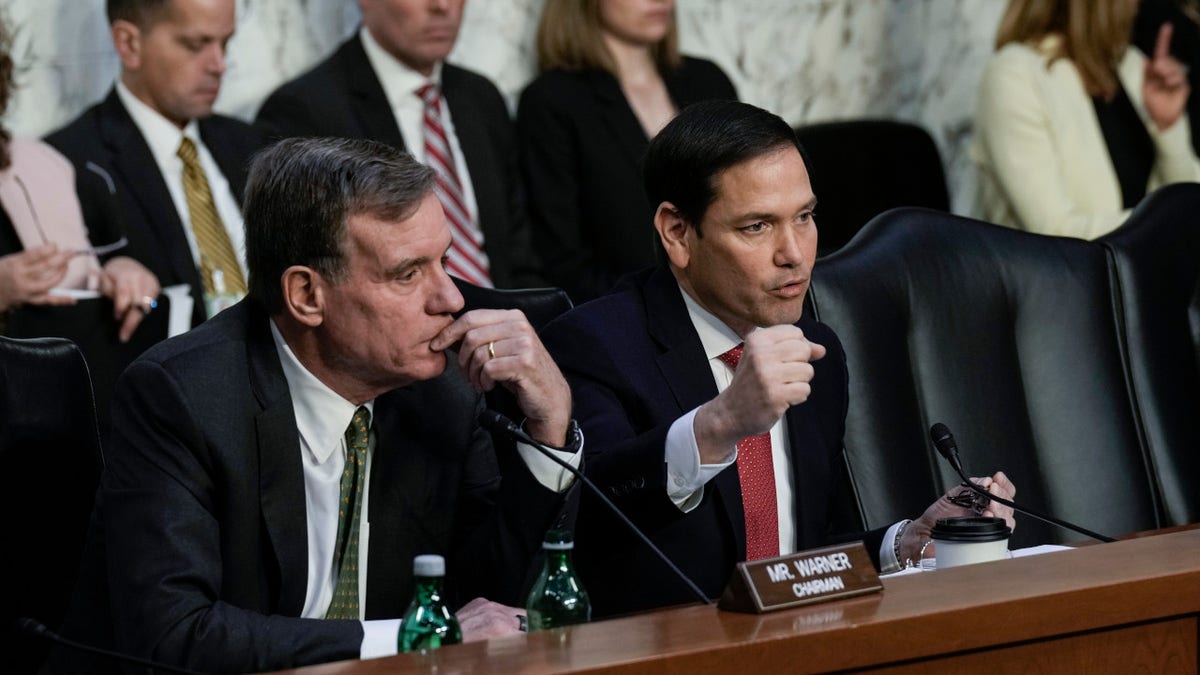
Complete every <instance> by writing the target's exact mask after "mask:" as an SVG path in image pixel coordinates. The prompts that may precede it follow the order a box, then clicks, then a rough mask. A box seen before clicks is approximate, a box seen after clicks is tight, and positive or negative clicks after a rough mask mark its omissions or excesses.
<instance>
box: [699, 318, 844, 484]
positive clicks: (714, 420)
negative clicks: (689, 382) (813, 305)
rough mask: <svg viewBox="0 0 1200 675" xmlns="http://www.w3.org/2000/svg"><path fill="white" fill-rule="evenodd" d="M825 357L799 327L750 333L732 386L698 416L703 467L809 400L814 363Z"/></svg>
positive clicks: (701, 408)
mask: <svg viewBox="0 0 1200 675" xmlns="http://www.w3.org/2000/svg"><path fill="white" fill-rule="evenodd" d="M823 356H825V347H824V346H822V345H819V344H817V343H815V342H809V341H808V339H807V338H805V337H804V331H802V330H800V329H799V328H797V327H796V326H791V325H781V326H771V327H770V328H763V329H761V330H756V331H754V332H753V333H750V334H749V335H748V336H747V337H746V342H745V349H744V351H743V352H742V358H741V362H740V363H739V364H738V367H737V370H736V371H735V372H734V375H733V381H732V382H731V383H730V384H729V386H728V387H726V389H725V391H723V392H721V394H720V395H719V396H717V397H716V398H714V399H713V400H711V401H709V402H708V403H705V404H704V405H702V406H700V409H699V410H698V411H697V412H696V420H695V431H696V442H697V445H699V447H700V461H701V463H704V464H716V463H719V462H722V461H724V460H725V458H726V457H727V456H728V455H729V451H730V449H731V448H733V447H734V446H735V445H736V444H737V442H738V441H740V440H742V439H743V438H746V437H748V436H754V435H756V434H761V433H764V432H766V431H768V430H770V428H771V427H772V426H773V425H774V424H775V422H776V421H777V420H778V419H779V418H780V417H782V416H783V413H785V412H786V411H787V409H788V407H789V406H793V405H796V404H797V403H803V402H804V401H806V400H808V396H809V394H810V393H811V392H812V385H811V381H812V378H813V367H812V363H811V362H812V361H816V360H818V359H820V358H821V357H823Z"/></svg>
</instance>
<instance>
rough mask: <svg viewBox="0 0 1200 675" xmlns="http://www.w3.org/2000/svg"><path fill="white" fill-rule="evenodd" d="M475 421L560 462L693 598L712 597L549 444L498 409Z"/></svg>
mask: <svg viewBox="0 0 1200 675" xmlns="http://www.w3.org/2000/svg"><path fill="white" fill-rule="evenodd" d="M479 423H480V424H481V425H482V426H483V428H485V429H487V430H489V431H495V432H500V433H502V434H506V435H508V436H509V437H511V438H514V439H516V440H518V441H521V442H522V443H525V444H526V445H530V446H533V447H534V448H536V449H537V451H538V452H540V453H542V454H543V455H545V456H546V457H547V458H549V459H550V461H552V462H554V463H555V464H557V465H559V466H561V467H562V468H564V469H566V470H567V471H570V472H571V475H573V476H575V477H576V478H578V479H579V481H580V482H581V483H583V484H584V485H586V486H587V487H588V488H589V489H591V491H592V493H593V494H595V495H596V496H597V497H599V498H600V501H602V502H604V505H605V506H607V507H608V509H609V511H612V512H613V514H614V515H616V516H617V518H619V519H620V520H621V522H622V523H625V526H626V527H628V528H629V530H630V531H631V532H633V533H634V534H635V535H637V537H638V539H641V540H642V543H643V544H645V545H646V547H647V548H649V549H650V550H651V551H653V552H654V554H655V555H657V556H658V557H659V559H660V560H662V561H663V564H665V565H666V566H667V567H669V568H670V569H671V571H672V572H674V573H675V576H677V577H679V580H680V581H682V582H683V583H684V585H685V586H687V587H688V589H689V590H690V591H691V592H692V594H693V595H695V596H696V597H697V598H699V599H700V601H701V602H703V603H704V604H706V605H711V604H712V600H709V599H708V596H707V595H705V594H704V591H702V590H700V587H699V586H697V585H696V583H695V582H694V581H692V580H691V579H689V578H688V576H687V575H686V574H684V573H683V570H681V569H679V567H677V566H676V565H675V563H674V562H671V559H670V558H668V557H667V554H666V553H663V552H662V549H660V548H659V547H657V546H655V545H654V542H652V541H650V538H649V537H647V536H646V535H645V534H644V533H643V532H642V531H641V530H640V529H638V526H637V525H634V524H633V521H631V520H630V519H629V518H627V517H626V516H625V514H624V513H622V512H621V509H619V508H617V505H616V504H613V503H612V501H610V500H609V498H608V497H607V496H605V494H604V492H603V491H601V490H600V488H598V487H596V484H595V483H593V482H592V481H591V479H589V478H588V477H587V476H585V475H583V472H582V471H580V470H579V469H576V468H575V467H573V466H571V465H570V464H569V463H567V462H564V461H563V460H561V459H559V458H558V457H557V456H556V455H555V454H554V453H553V452H552V451H551V450H550V449H549V448H547V447H546V446H545V445H542V444H541V443H540V442H538V441H536V440H534V438H533V437H532V436H530V435H529V434H527V433H525V432H524V431H522V430H521V427H519V426H517V425H516V424H514V423H513V421H512V420H510V419H508V418H507V417H505V416H504V415H501V414H500V413H498V412H496V411H494V410H484V411H483V412H481V413H480V414H479Z"/></svg>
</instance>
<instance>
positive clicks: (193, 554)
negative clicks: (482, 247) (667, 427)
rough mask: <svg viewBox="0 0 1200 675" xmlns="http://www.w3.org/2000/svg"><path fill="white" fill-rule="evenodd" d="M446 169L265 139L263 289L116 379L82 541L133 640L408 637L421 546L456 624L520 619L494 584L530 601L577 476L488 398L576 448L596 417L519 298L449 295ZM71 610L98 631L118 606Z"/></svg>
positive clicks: (223, 653)
mask: <svg viewBox="0 0 1200 675" xmlns="http://www.w3.org/2000/svg"><path fill="white" fill-rule="evenodd" d="M433 181H434V177H433V172H432V171H431V170H430V169H429V168H428V167H425V166H423V165H421V164H418V163H417V162H415V161H414V160H413V159H412V158H411V157H409V156H408V155H407V154H405V153H403V152H402V151H399V150H396V149H394V148H392V147H390V146H388V145H385V144H382V143H376V142H373V141H363V140H348V139H289V140H286V141H283V142H281V143H279V144H277V145H275V146H273V147H271V148H269V149H267V150H265V151H264V152H263V153H262V154H261V155H259V156H258V157H257V159H256V160H255V162H254V164H253V166H252V167H251V169H250V175H249V178H248V182H247V189H246V211H245V212H246V229H247V258H248V261H249V265H250V296H249V297H248V298H247V299H245V300H244V301H242V302H241V303H239V304H238V305H236V306H234V307H233V308H231V309H228V310H226V311H224V312H222V313H221V314H219V315H218V316H217V317H215V318H213V319H211V320H209V321H207V322H205V323H204V324H203V325H201V326H199V327H197V328H196V329H193V330H192V331H190V332H188V333H187V334H185V335H181V336H179V337H176V338H173V339H171V340H168V341H166V342H164V343H160V344H159V345H156V346H155V347H153V348H151V349H150V350H149V351H148V352H147V353H146V354H144V355H143V356H142V358H140V359H139V360H138V361H136V362H135V363H134V364H133V365H132V366H130V368H129V369H128V370H127V371H126V372H125V375H124V376H123V377H122V379H121V380H120V382H119V383H118V387H117V394H116V400H115V404H114V421H115V427H116V440H115V442H114V443H113V446H112V448H111V449H110V450H109V451H108V452H106V467H105V472H104V475H103V478H102V481H101V488H100V497H99V507H98V509H99V514H100V515H99V523H100V525H101V527H100V528H99V529H98V530H95V531H93V535H94V538H93V546H92V547H91V548H90V549H89V551H90V552H91V553H92V556H93V557H90V563H91V564H90V566H89V569H90V570H91V575H92V577H93V578H96V572H97V570H100V574H99V578H100V579H101V580H102V582H103V584H104V585H107V587H108V588H109V589H111V599H110V600H109V604H110V605H111V608H112V617H111V625H112V630H113V631H115V638H116V639H115V643H116V645H117V648H118V649H120V650H121V651H123V652H126V653H130V654H136V655H140V656H142V657H146V658H153V659H157V660H160V661H165V662H168V663H173V664H176V665H179V666H186V667H188V668H191V669H194V670H199V671H202V672H214V671H215V672H251V671H253V672H258V671H266V670H275V669H281V668H285V667H294V666H301V665H305V664H311V663H319V662H324V661H332V660H339V659H353V658H359V657H360V656H361V657H364V658H366V657H370V656H375V655H384V654H388V653H395V651H396V647H397V628H398V623H399V622H398V620H396V619H397V618H398V617H400V616H402V615H403V612H404V610H405V608H406V606H407V604H408V603H409V601H410V600H411V599H412V593H413V579H412V564H413V558H414V556H415V555H417V554H424V553H438V554H442V555H444V556H445V557H446V560H447V571H448V573H447V580H446V594H447V597H448V601H449V604H450V605H451V606H452V607H455V608H460V609H458V618H459V620H460V622H461V623H462V627H463V633H464V637H465V639H467V640H471V639H480V638H485V637H490V636H493V635H499V634H505V633H514V632H516V631H517V630H518V627H519V625H520V623H519V617H520V616H522V615H523V614H524V611H523V610H521V609H515V608H513V607H510V606H505V605H502V604H498V602H494V601H499V602H503V603H508V604H510V605H511V604H519V603H520V600H521V598H522V595H523V593H522V592H523V590H524V588H523V587H524V585H525V583H526V581H527V577H528V573H529V566H530V561H531V559H532V556H533V555H534V553H535V552H536V551H537V550H538V549H539V543H540V541H541V537H542V536H543V535H544V533H545V531H546V530H547V529H549V528H550V527H558V526H564V525H565V526H566V527H570V526H571V523H569V522H568V523H564V522H563V521H564V519H565V518H566V516H565V515H564V514H566V513H568V511H567V510H566V509H565V508H564V500H565V490H566V488H567V487H568V486H569V485H570V478H571V476H570V474H567V473H565V472H564V471H563V470H562V469H561V468H559V467H558V466H557V465H555V464H553V463H551V462H550V460H548V459H546V458H545V457H542V456H541V455H539V454H538V453H536V452H534V450H533V448H530V447H526V446H523V445H516V446H515V447H513V446H512V444H504V443H499V442H494V441H493V439H492V437H491V436H490V435H489V434H488V433H487V432H486V431H484V430H483V429H482V428H481V427H480V425H479V422H478V421H477V416H478V414H479V413H480V412H481V411H482V409H483V405H484V404H483V397H482V393H483V392H485V391H488V390H491V389H492V388H493V387H495V385H497V384H499V385H501V386H502V387H503V388H505V389H506V390H508V391H509V392H510V393H511V394H512V395H513V396H514V397H515V401H516V405H518V406H519V408H520V409H521V411H522V412H523V414H524V415H525V422H524V425H525V428H526V429H527V431H528V433H529V434H530V435H532V436H533V437H534V438H536V439H538V440H539V441H541V442H543V443H545V444H546V445H549V446H553V447H555V448H564V450H560V451H558V452H559V454H560V455H561V456H562V458H563V459H564V460H566V461H572V462H575V463H576V464H578V461H579V459H580V458H581V452H580V448H581V447H582V438H581V437H580V435H579V432H578V428H577V427H576V426H575V425H574V423H573V422H571V420H570V416H571V395H570V390H569V388H568V386H567V383H566V381H565V380H564V379H563V377H562V375H561V374H560V373H559V371H558V369H557V368H556V367H555V366H554V363H553V362H552V361H551V360H550V357H549V354H548V353H547V352H546V350H545V348H544V347H543V346H542V344H541V342H539V341H538V339H537V336H536V334H535V333H534V330H533V328H532V327H531V326H530V325H529V323H528V322H527V321H526V320H525V317H524V316H523V315H522V314H521V313H520V312H517V311H502V310H474V311H468V312H466V313H465V314H463V315H462V316H460V317H459V318H457V319H455V318H454V317H453V316H452V315H453V314H455V313H457V312H459V311H460V310H461V309H462V305H463V300H462V296H461V295H460V294H459V291H458V290H457V287H456V286H455V283H454V282H453V281H452V280H451V278H450V277H449V276H448V275H447V274H446V271H445V269H444V264H445V256H446V251H447V250H448V249H449V247H450V240H451V236H450V232H449V229H448V227H447V225H446V222H445V217H444V215H443V213H442V209H441V205H440V203H439V202H438V200H437V197H436V196H435V195H434V194H433ZM98 535H102V536H98ZM97 539H99V541H97ZM98 543H102V545H103V546H102V547H100V546H97V545H96V544H98ZM100 548H102V549H103V550H104V551H105V552H106V553H104V554H103V555H100V556H95V552H96V551H97V550H98V549H100ZM364 563H365V564H364ZM104 570H107V572H106V573H105V572H104ZM484 597H486V598H489V599H490V600H483V599H481V598H484ZM471 598H477V599H475V600H472V601H471V602H470V603H468V604H467V605H465V606H463V601H464V600H467V599H471ZM93 611H95V610H94V609H93ZM74 618H75V621H73V622H69V623H68V625H67V627H66V628H65V629H64V630H65V631H66V632H68V633H74V632H75V630H76V628H77V627H78V626H88V627H90V628H91V630H92V632H93V635H87V633H83V634H82V636H83V637H84V638H85V639H87V640H89V641H100V638H99V637H97V636H95V635H94V631H95V629H96V626H97V625H101V624H106V623H109V620H108V618H107V616H106V615H105V614H103V613H101V614H90V615H88V614H86V613H81V614H77V615H74ZM89 618H90V621H88V620H87V619H89Z"/></svg>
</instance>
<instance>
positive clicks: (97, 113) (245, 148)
mask: <svg viewBox="0 0 1200 675" xmlns="http://www.w3.org/2000/svg"><path fill="white" fill-rule="evenodd" d="M199 126H200V138H201V140H203V141H204V145H205V146H206V147H207V148H208V150H209V152H211V153H212V156H213V159H215V160H216V161H217V166H219V167H220V168H221V173H222V174H224V175H225V179H226V180H228V181H229V188H230V189H231V190H232V191H233V195H234V198H236V199H237V200H238V202H239V203H240V202H241V201H242V190H243V189H244V188H245V185H246V169H247V164H248V163H249V160H250V157H251V155H253V154H254V152H255V151H257V150H258V149H259V147H261V145H262V142H261V136H260V135H259V133H258V132H257V131H256V130H255V129H254V128H253V127H251V126H250V125H248V124H246V123H245V122H241V121H239V120H236V119H233V118H231V117H223V116H221V115H212V116H210V117H207V118H205V119H202V120H199ZM45 140H46V142H47V143H49V144H50V145H52V146H54V147H55V148H56V149H58V151H59V152H61V153H62V154H64V155H66V156H67V158H68V159H70V160H71V162H72V163H74V164H75V176H76V181H77V182H82V181H94V180H95V175H94V174H95V173H97V172H96V169H100V170H101V171H103V172H104V173H105V174H107V176H108V177H109V178H111V180H112V181H113V186H112V187H113V189H114V190H115V191H116V195H117V197H116V198H117V201H118V204H119V208H120V214H121V217H122V219H123V223H122V224H123V225H124V229H125V233H126V235H127V236H128V237H129V248H128V250H127V251H128V252H127V253H126V255H129V256H130V257H132V258H135V259H136V260H137V261H138V262H140V263H142V264H143V265H145V266H146V267H147V268H149V269H150V271H151V272H153V273H154V274H155V276H157V277H158V281H159V283H160V284H162V285H163V286H172V285H175V284H188V285H189V286H191V288H192V298H193V299H194V300H195V304H194V306H193V309H192V325H196V324H198V323H200V322H201V321H203V320H204V317H205V308H204V286H203V284H202V283H201V281H200V272H199V270H198V269H197V268H196V263H195V261H194V260H193V259H192V250H191V248H190V247H189V246H188V243H187V234H186V233H185V232H184V230H183V222H182V221H181V220H180V219H179V212H178V211H176V210H175V203H174V202H173V201H171V193H170V192H169V191H168V190H167V183H166V181H165V180H163V176H162V173H161V172H160V171H159V170H158V164H157V163H155V161H154V156H153V155H152V154H150V146H149V145H147V144H146V139H145V138H144V137H143V136H142V134H141V131H139V130H138V128H137V125H136V124H134V122H133V118H132V117H130V116H129V112H128V111H127V110H125V106H124V105H122V104H121V99H120V98H119V97H118V96H117V91H116V89H115V88H114V89H113V90H112V91H110V92H109V94H108V96H107V97H106V98H105V99H104V100H103V101H101V102H100V103H97V104H96V105H94V106H92V107H91V108H89V109H87V110H86V111H84V112H83V114H82V115H80V116H79V117H77V118H75V120H73V121H72V122H71V123H69V124H68V125H67V126H65V127H63V128H61V129H59V130H58V131H55V132H53V133H51V134H50V135H49V136H47V137H46V139H45ZM79 201H80V204H81V206H82V207H83V219H84V222H86V223H88V227H89V228H90V227H93V223H98V222H99V221H102V220H103V219H105V218H106V217H110V216H109V213H106V212H105V210H104V206H103V204H100V203H97V202H96V201H95V200H93V199H90V198H89V192H88V191H86V190H83V189H80V190H79Z"/></svg>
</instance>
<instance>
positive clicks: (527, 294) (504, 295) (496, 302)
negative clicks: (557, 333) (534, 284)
mask: <svg viewBox="0 0 1200 675" xmlns="http://www.w3.org/2000/svg"><path fill="white" fill-rule="evenodd" d="M454 284H455V285H456V286H458V291H459V292H460V293H462V296H463V301H464V305H463V312H466V311H468V310H472V309H519V310H521V311H522V312H524V313H525V318H526V319H528V320H529V323H530V324H531V325H532V326H533V329H534V330H541V328H542V326H545V325H546V324H547V323H549V322H550V320H551V319H554V318H557V317H558V316H559V315H560V314H563V313H564V312H566V311H567V310H568V309H571V306H572V304H571V298H569V297H568V296H567V292H566V291H564V290H563V289H561V288H505V289H501V288H484V287H482V286H476V285H474V284H470V283H467V282H466V281H463V280H462V279H459V278H457V277H455V278H454Z"/></svg>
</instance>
